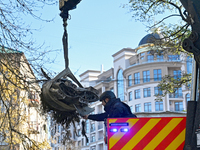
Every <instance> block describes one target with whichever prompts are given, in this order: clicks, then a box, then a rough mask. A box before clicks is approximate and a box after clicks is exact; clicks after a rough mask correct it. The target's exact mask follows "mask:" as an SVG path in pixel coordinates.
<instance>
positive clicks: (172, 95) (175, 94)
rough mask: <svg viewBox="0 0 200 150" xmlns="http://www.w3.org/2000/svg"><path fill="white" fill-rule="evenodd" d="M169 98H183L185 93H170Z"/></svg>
mask: <svg viewBox="0 0 200 150" xmlns="http://www.w3.org/2000/svg"><path fill="white" fill-rule="evenodd" d="M169 98H181V99H182V98H183V94H182V93H171V94H169Z"/></svg>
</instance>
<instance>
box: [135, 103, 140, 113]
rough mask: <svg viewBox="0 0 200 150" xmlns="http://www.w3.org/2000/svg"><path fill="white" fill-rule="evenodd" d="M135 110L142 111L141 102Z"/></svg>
mask: <svg viewBox="0 0 200 150" xmlns="http://www.w3.org/2000/svg"><path fill="white" fill-rule="evenodd" d="M135 112H141V104H136V105H135Z"/></svg>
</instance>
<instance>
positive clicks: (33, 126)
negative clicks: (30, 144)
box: [28, 121, 39, 134]
mask: <svg viewBox="0 0 200 150" xmlns="http://www.w3.org/2000/svg"><path fill="white" fill-rule="evenodd" d="M28 126H29V128H28V132H29V134H39V126H38V122H37V121H30V122H29V123H28Z"/></svg>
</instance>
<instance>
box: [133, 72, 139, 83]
mask: <svg viewBox="0 0 200 150" xmlns="http://www.w3.org/2000/svg"><path fill="white" fill-rule="evenodd" d="M134 82H135V84H140V73H139V72H137V73H134Z"/></svg>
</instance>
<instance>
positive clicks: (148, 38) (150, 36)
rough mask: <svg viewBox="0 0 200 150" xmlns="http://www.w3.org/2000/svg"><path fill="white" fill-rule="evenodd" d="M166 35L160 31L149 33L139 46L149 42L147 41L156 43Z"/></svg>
mask: <svg viewBox="0 0 200 150" xmlns="http://www.w3.org/2000/svg"><path fill="white" fill-rule="evenodd" d="M163 38H164V36H163V35H162V34H160V33H151V34H147V35H146V36H144V37H143V38H142V39H141V40H140V42H139V44H138V46H140V45H143V44H147V43H154V42H155V41H156V40H160V39H163Z"/></svg>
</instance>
